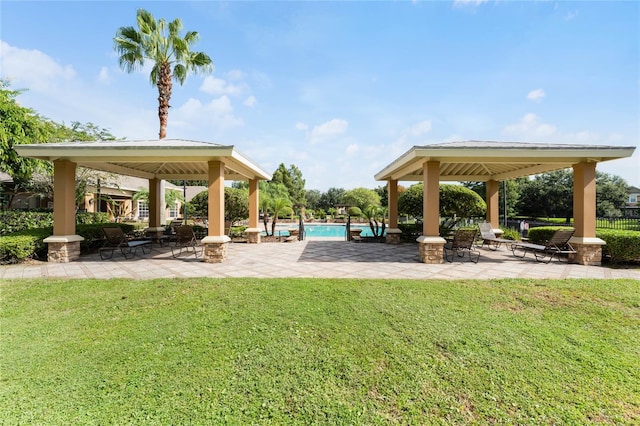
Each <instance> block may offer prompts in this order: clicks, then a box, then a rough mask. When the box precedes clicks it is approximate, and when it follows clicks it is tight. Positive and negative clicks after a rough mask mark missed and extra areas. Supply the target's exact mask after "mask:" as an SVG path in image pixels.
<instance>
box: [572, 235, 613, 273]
mask: <svg viewBox="0 0 640 426" xmlns="http://www.w3.org/2000/svg"><path fill="white" fill-rule="evenodd" d="M569 244H571V246H572V247H573V248H574V249H575V251H576V253H571V254H569V263H578V264H580V265H589V266H600V265H601V264H602V246H603V245H605V244H606V242H604V241H603V240H601V239H600V238H584V237H571V239H570V240H569Z"/></svg>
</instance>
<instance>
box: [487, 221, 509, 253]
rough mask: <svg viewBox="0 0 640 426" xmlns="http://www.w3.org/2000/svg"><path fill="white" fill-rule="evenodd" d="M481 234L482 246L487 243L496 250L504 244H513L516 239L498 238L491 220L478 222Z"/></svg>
mask: <svg viewBox="0 0 640 426" xmlns="http://www.w3.org/2000/svg"><path fill="white" fill-rule="evenodd" d="M478 229H479V230H480V236H481V237H482V247H484V245H485V244H486V245H487V246H488V247H489V248H490V249H491V250H493V251H496V250H498V247H500V246H501V245H502V244H513V243H514V242H515V241H513V240H508V239H506V238H498V237H496V234H494V232H493V227H492V226H491V224H490V223H489V222H483V223H479V224H478Z"/></svg>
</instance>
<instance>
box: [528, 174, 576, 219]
mask: <svg viewBox="0 0 640 426" xmlns="http://www.w3.org/2000/svg"><path fill="white" fill-rule="evenodd" d="M518 211H519V212H520V214H522V215H527V216H529V217H533V218H535V217H564V218H566V220H567V223H569V221H570V219H571V217H572V216H573V172H572V171H571V170H570V169H564V170H556V171H553V172H548V173H542V174H540V175H536V176H534V177H533V178H532V179H529V180H525V181H523V183H522V185H521V186H520V197H519V200H518Z"/></svg>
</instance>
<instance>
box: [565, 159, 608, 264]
mask: <svg viewBox="0 0 640 426" xmlns="http://www.w3.org/2000/svg"><path fill="white" fill-rule="evenodd" d="M573 226H574V227H575V230H576V231H575V234H574V235H573V237H571V240H570V241H569V243H570V244H571V245H572V246H573V248H574V249H575V250H576V252H577V253H576V254H573V255H570V257H569V260H570V261H572V262H575V263H579V264H581V265H600V264H601V263H602V246H603V245H604V244H606V243H605V241H603V240H601V239H600V238H597V237H596V163H589V162H581V163H577V164H574V165H573Z"/></svg>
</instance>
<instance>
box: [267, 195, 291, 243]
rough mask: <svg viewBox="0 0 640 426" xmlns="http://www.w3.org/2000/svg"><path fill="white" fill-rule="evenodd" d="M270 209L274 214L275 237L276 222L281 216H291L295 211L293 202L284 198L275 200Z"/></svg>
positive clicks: (272, 231)
mask: <svg viewBox="0 0 640 426" xmlns="http://www.w3.org/2000/svg"><path fill="white" fill-rule="evenodd" d="M270 209H271V213H272V216H271V235H274V234H275V231H276V222H278V219H279V217H280V215H287V214H291V213H292V212H293V209H292V205H291V201H290V200H289V199H288V198H284V197H278V198H274V199H273V200H272V201H271V205H270Z"/></svg>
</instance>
